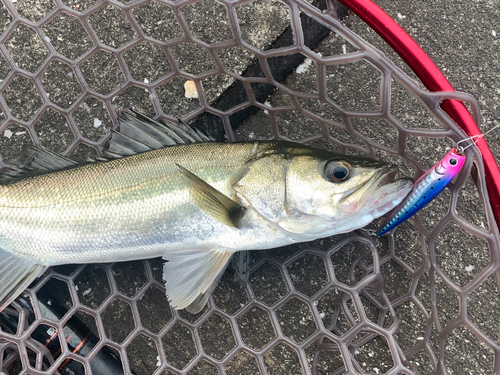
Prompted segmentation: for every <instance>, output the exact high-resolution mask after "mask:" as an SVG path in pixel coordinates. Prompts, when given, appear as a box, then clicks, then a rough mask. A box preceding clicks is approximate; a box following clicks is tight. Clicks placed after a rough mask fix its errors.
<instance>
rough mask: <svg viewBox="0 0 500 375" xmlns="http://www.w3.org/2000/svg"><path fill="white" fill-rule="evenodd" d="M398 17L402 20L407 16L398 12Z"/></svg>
mask: <svg viewBox="0 0 500 375" xmlns="http://www.w3.org/2000/svg"><path fill="white" fill-rule="evenodd" d="M398 18H399V19H400V20H402V19H405V18H406V16H403V15H402V14H401V13H398Z"/></svg>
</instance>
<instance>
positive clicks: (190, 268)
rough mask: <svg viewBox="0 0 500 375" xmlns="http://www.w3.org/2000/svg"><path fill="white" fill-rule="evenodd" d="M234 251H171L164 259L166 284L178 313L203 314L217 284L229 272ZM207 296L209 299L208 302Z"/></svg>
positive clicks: (168, 295)
mask: <svg viewBox="0 0 500 375" xmlns="http://www.w3.org/2000/svg"><path fill="white" fill-rule="evenodd" d="M230 257H231V252H230V251H219V250H210V249H197V250H188V251H186V250H168V252H167V253H166V254H165V256H164V257H163V259H165V260H167V262H166V263H165V264H164V265H163V280H165V290H166V293H167V297H168V301H169V302H170V304H171V305H172V307H173V308H174V309H184V308H187V307H188V308H189V309H190V311H199V310H201V309H202V308H203V306H205V303H206V302H207V299H208V295H207V293H208V294H209V293H210V292H211V291H212V290H213V289H214V287H212V286H213V285H214V282H215V281H216V280H217V279H218V278H219V276H221V273H222V272H223V271H224V270H225V268H226V266H227V264H228V262H229V258H230ZM205 296H206V298H205Z"/></svg>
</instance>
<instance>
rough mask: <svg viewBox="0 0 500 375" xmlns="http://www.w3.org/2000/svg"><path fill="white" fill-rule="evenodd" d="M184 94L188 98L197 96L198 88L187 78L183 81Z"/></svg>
mask: <svg viewBox="0 0 500 375" xmlns="http://www.w3.org/2000/svg"><path fill="white" fill-rule="evenodd" d="M184 96H185V97H186V98H188V99H196V98H198V89H197V88H196V84H195V83H194V81H191V80H189V81H186V82H184Z"/></svg>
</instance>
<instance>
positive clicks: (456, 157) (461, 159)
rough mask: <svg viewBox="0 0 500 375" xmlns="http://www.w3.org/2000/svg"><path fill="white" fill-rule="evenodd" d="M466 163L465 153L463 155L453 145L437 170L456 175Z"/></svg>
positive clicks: (441, 172)
mask: <svg viewBox="0 0 500 375" xmlns="http://www.w3.org/2000/svg"><path fill="white" fill-rule="evenodd" d="M464 163H465V155H462V154H460V153H459V152H458V150H457V149H456V148H455V147H453V148H452V149H451V150H450V151H449V152H448V153H447V154H446V155H445V157H444V158H443V159H441V161H440V162H439V163H438V165H436V172H438V173H440V174H446V175H451V176H453V177H455V176H456V175H457V174H458V172H460V169H462V166H463V165H464Z"/></svg>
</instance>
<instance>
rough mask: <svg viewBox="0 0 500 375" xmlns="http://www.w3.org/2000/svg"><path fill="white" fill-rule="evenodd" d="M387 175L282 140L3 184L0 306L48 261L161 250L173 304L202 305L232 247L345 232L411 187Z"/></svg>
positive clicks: (373, 166) (370, 164)
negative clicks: (0, 303) (234, 209)
mask: <svg viewBox="0 0 500 375" xmlns="http://www.w3.org/2000/svg"><path fill="white" fill-rule="evenodd" d="M394 172H395V167H393V166H390V165H387V164H385V163H382V162H378V161H374V160H371V159H363V158H353V157H347V156H343V155H337V154H333V153H330V152H327V151H322V150H316V149H313V148H310V147H307V146H303V145H298V144H294V143H288V142H250V143H234V144H226V143H215V142H210V143H195V144H187V145H180V146H174V147H167V148H161V149H158V150H152V151H148V152H144V153H141V154H137V155H133V156H129V157H125V158H121V159H117V160H112V161H108V162H102V163H91V164H87V165H83V166H78V167H74V168H70V169H66V170H61V171H56V172H52V173H47V174H43V175H38V176H33V177H28V178H25V179H23V180H21V181H18V182H14V183H12V184H8V185H4V186H0V256H1V258H2V260H1V261H0V300H1V301H2V306H1V307H0V309H1V308H3V307H4V306H5V305H6V304H7V303H9V302H10V301H12V300H13V298H14V297H15V296H16V295H17V294H18V293H20V291H22V289H23V288H24V287H25V286H27V285H28V284H29V282H30V281H31V280H32V279H33V278H34V277H36V276H37V275H38V274H40V273H41V272H43V269H44V268H45V267H47V266H51V265H58V264H68V263H100V262H116V261H126V260H136V259H147V258H152V257H157V256H163V257H164V259H166V260H168V262H166V263H165V266H164V278H165V280H166V291H167V296H168V298H169V300H170V302H171V304H172V305H173V306H174V307H175V308H185V307H189V306H192V308H191V310H193V311H197V310H199V309H200V308H201V307H203V305H204V304H205V303H206V297H207V294H208V293H207V292H209V291H210V290H212V289H213V285H214V280H216V279H217V277H220V275H221V274H222V272H223V270H224V269H225V267H226V265H227V263H228V261H229V259H230V257H231V255H232V254H233V253H234V252H236V251H241V250H250V249H253V250H258V249H267V248H274V247H278V246H282V245H286V244H291V243H295V242H303V241H308V240H313V239H316V238H320V237H327V236H331V235H334V234H338V233H343V232H348V231H351V230H354V229H356V228H360V227H363V226H365V225H366V224H368V223H369V222H371V221H372V220H373V219H374V218H377V217H380V216H382V215H384V214H385V213H386V212H388V211H390V210H391V209H392V208H393V207H395V206H396V205H397V204H398V203H399V202H400V201H401V200H402V199H403V198H404V197H405V195H406V194H407V193H408V192H409V190H410V189H411V182H410V181H408V180H398V181H393V175H394ZM391 176H392V177H391ZM337 177H340V178H337ZM233 206H234V207H236V208H237V210H236V211H237V212H236V211H235V212H236V214H233V213H231V212H230V211H231V210H232V209H231V208H228V207H233ZM234 207H233V208H234ZM226 208H227V209H226ZM235 215H236V216H235ZM211 288H212V289H211ZM193 304H194V306H193Z"/></svg>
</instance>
